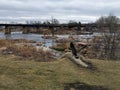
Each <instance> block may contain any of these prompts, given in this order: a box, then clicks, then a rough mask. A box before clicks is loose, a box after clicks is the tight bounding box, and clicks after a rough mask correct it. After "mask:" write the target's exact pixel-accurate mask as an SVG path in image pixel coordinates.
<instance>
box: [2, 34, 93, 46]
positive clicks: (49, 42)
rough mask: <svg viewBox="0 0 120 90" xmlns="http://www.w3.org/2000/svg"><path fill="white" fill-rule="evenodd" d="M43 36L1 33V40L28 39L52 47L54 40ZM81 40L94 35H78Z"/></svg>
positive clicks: (59, 36) (64, 36)
mask: <svg viewBox="0 0 120 90" xmlns="http://www.w3.org/2000/svg"><path fill="white" fill-rule="evenodd" d="M42 36H43V35H42V34H22V32H12V33H11V34H10V35H5V34H4V33H3V32H0V39H27V40H33V41H36V42H45V46H52V44H53V39H43V38H42ZM57 37H58V38H67V37H69V35H57ZM77 37H78V38H79V39H87V38H89V39H91V38H93V35H78V36H77Z"/></svg>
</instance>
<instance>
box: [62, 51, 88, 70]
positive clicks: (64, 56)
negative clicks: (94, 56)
mask: <svg viewBox="0 0 120 90" xmlns="http://www.w3.org/2000/svg"><path fill="white" fill-rule="evenodd" d="M61 58H68V59H70V60H71V61H72V62H74V63H75V64H77V65H79V66H82V67H85V68H88V67H89V65H88V64H87V63H85V62H83V61H82V60H81V59H80V57H79V58H75V57H74V56H73V55H72V53H71V52H67V53H65V54H64V55H63V56H61Z"/></svg>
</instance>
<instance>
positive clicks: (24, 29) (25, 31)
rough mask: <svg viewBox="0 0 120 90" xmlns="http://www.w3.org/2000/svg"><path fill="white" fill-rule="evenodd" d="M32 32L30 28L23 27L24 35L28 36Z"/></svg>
mask: <svg viewBox="0 0 120 90" xmlns="http://www.w3.org/2000/svg"><path fill="white" fill-rule="evenodd" d="M29 32H30V29H29V28H28V27H25V26H23V32H22V33H23V34H28V33H29Z"/></svg>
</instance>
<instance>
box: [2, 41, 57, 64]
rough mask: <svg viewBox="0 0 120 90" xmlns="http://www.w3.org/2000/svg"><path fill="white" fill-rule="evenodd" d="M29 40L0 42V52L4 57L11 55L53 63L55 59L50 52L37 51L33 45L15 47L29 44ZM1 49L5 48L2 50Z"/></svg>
mask: <svg viewBox="0 0 120 90" xmlns="http://www.w3.org/2000/svg"><path fill="white" fill-rule="evenodd" d="M29 42H31V41H29V40H22V39H20V40H19V39H18V40H17V39H16V40H3V39H2V40H0V52H1V53H2V54H4V55H8V54H13V55H16V56H19V57H20V58H24V59H30V60H31V59H34V60H36V61H43V62H46V61H54V60H55V57H54V55H53V53H52V52H50V51H44V50H42V49H37V48H36V47H35V46H33V45H27V44H23V45H19V44H18V45H16V43H29ZM2 47H5V49H4V48H2Z"/></svg>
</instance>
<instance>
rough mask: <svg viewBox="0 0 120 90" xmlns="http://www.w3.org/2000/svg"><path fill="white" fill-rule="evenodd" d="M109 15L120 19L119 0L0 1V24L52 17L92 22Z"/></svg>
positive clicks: (61, 19)
mask: <svg viewBox="0 0 120 90" xmlns="http://www.w3.org/2000/svg"><path fill="white" fill-rule="evenodd" d="M110 13H112V14H114V15H116V16H118V17H120V0H0V22H12V21H13V22H15V21H17V22H24V21H32V20H37V21H45V20H49V19H51V17H54V18H56V19H58V20H59V21H60V22H68V21H69V20H75V21H81V22H82V23H86V22H94V21H95V20H96V19H98V18H99V17H100V16H105V15H109V14H110Z"/></svg>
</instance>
